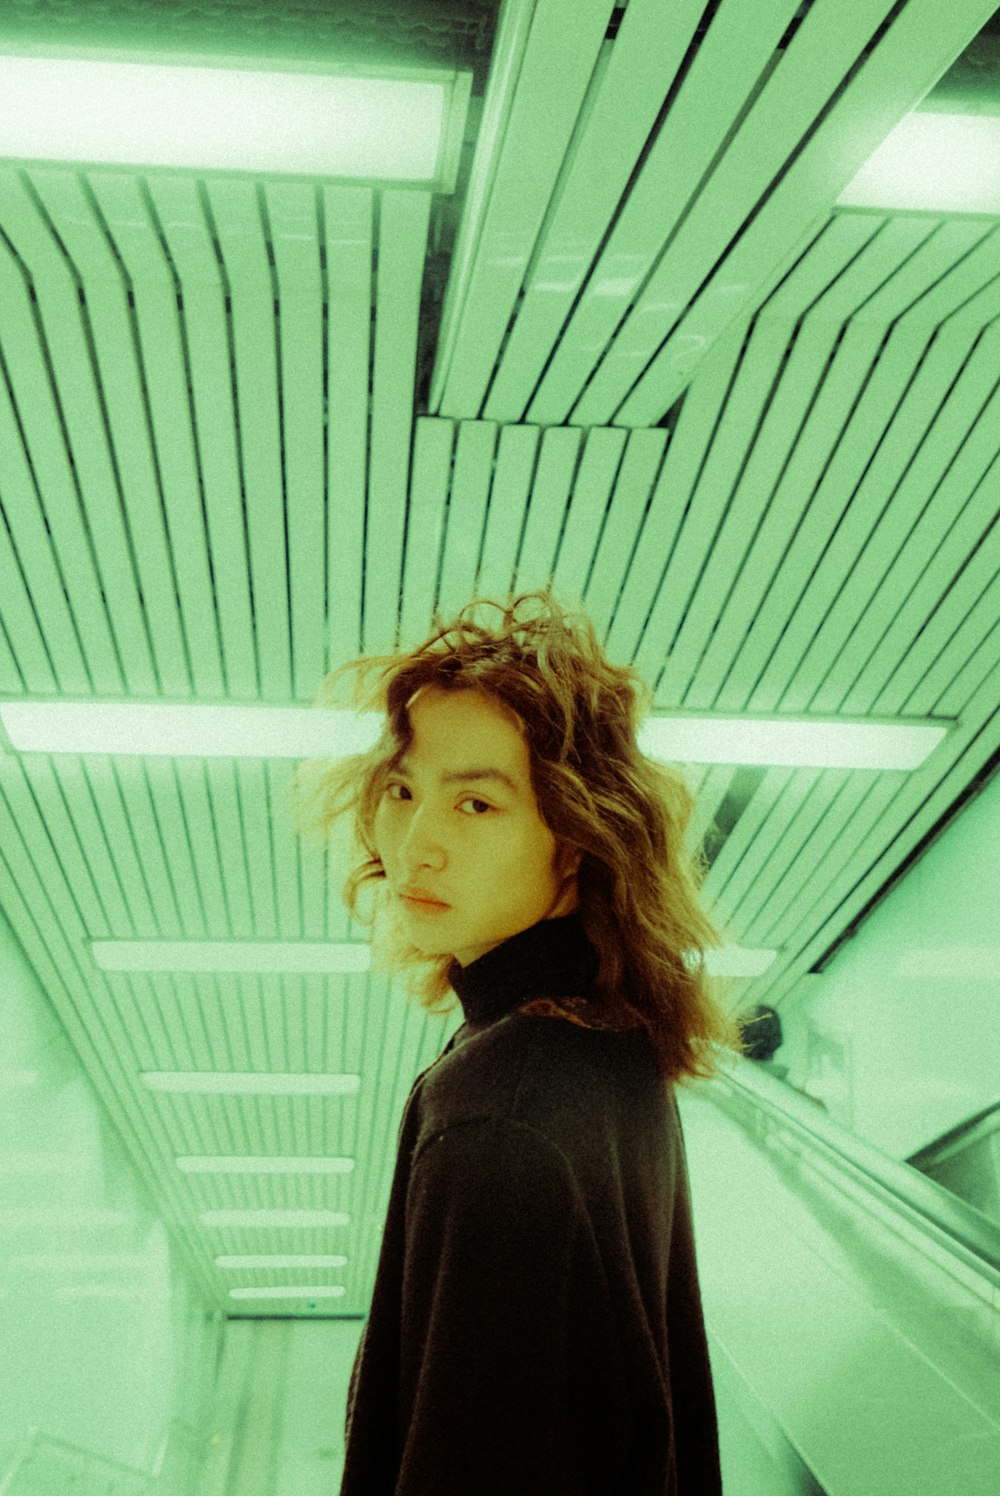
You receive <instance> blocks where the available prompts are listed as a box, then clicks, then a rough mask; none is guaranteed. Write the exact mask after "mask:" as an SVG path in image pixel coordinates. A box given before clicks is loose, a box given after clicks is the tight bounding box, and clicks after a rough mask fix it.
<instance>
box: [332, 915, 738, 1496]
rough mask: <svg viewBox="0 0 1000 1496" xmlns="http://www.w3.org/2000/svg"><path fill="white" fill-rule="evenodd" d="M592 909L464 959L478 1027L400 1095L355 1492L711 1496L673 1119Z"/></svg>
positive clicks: (349, 1454)
mask: <svg viewBox="0 0 1000 1496" xmlns="http://www.w3.org/2000/svg"><path fill="white" fill-rule="evenodd" d="M596 967H597V961H596V956H595V953H594V951H593V949H592V947H591V946H590V944H589V942H588V941H587V939H586V937H585V935H584V933H583V927H582V924H581V923H580V916H579V912H578V911H576V912H574V913H572V914H569V915H565V916H563V917H562V918H559V919H553V920H542V921H540V922H539V923H538V924H536V925H533V926H532V927H531V928H530V929H527V930H523V931H521V932H520V934H518V935H515V936H513V937H512V938H511V939H509V940H507V941H504V943H503V944H502V945H499V946H496V947H495V948H494V949H493V950H491V951H488V952H487V953H486V955H484V956H481V957H480V958H479V960H477V961H474V962H472V963H471V964H470V965H469V966H466V967H464V968H463V967H460V966H459V965H458V964H457V963H453V964H452V968H451V971H450V973H449V975H450V977H451V980H452V985H453V986H454V988H455V991H456V992H457V993H458V996H459V998H460V999H461V1002H462V1007H463V1011H464V1013H465V1018H466V1022H465V1024H464V1025H463V1027H462V1028H460V1029H459V1030H458V1031H457V1032H456V1033H455V1034H454V1036H453V1037H452V1039H451V1042H450V1043H449V1044H448V1046H447V1047H446V1048H445V1050H444V1052H443V1053H442V1054H441V1056H440V1057H439V1058H438V1059H437V1060H436V1061H435V1062H434V1063H433V1064H432V1065H430V1066H429V1067H428V1069H426V1070H424V1071H423V1072H422V1073H421V1074H420V1075H419V1076H418V1077H417V1079H416V1081H415V1082H414V1084H413V1088H412V1090H411V1092H410V1095H409V1098H408V1100H407V1103H406V1107H405V1110H404V1112H403V1119H402V1124H401V1127H400V1132H399V1150H398V1156H397V1162H396V1170H395V1175H394V1178H393V1184H392V1191H391V1195H390V1199H389V1208H388V1213H387V1216H386V1223H385V1231H384V1235H383V1240H382V1249H381V1255H380V1257H379V1265H378V1273H377V1276H376V1280H375V1288H374V1293H373V1296H372V1305H371V1312H370V1314H369V1317H368V1321H367V1323H366V1326H365V1332H364V1335H363V1337H362V1340H361V1343H360V1345H359V1347H358V1354H357V1357H356V1358H355V1362H354V1368H353V1371H352V1374H351V1386H350V1392H349V1395H348V1410H347V1448H346V1455H345V1464H344V1477H343V1483H342V1485H341V1488H340V1489H341V1496H674V1493H676V1496H719V1493H720V1492H721V1490H722V1484H721V1479H720V1474H719V1451H718V1435H717V1428H716V1415H715V1401H714V1396H713V1390H712V1376H711V1368H710V1365H709V1359H708V1349H707V1345H706V1340H705V1329H704V1321H703V1318H702V1308H701V1299H700V1294H699V1287H698V1275H697V1268H696V1262H695V1247H694V1237H693V1232H692V1224H691V1204H690V1194H689V1189H688V1179H687V1168H686V1162H685V1153H684V1141H683V1136H682V1133H681V1123H680V1117H679V1115H678V1112H677V1106H676V1102H675V1100H674V1096H673V1092H672V1089H671V1088H670V1087H668V1086H667V1085H665V1083H664V1082H663V1080H662V1079H661V1078H660V1076H659V1075H658V1073H657V1069H656V1064H655V1061H654V1056H653V1051H652V1048H651V1046H650V1043H649V1040H648V1036H647V1035H646V1033H645V1030H641V1029H640V1030H630V1031H625V1032H622V1031H612V1030H607V1029H604V1030H601V1029H587V1028H582V1027H580V1026H578V1025H577V1024H575V1023H571V1022H569V1021H567V1020H566V1019H561V1018H553V1017H545V1016H536V1015H527V1014H522V1013H518V1012H515V1011H513V1009H514V1008H515V1007H516V1005H517V1004H519V1003H523V1002H526V1001H529V1000H530V999H531V998H534V997H539V996H575V995H581V994H583V995H586V994H587V992H588V991H589V990H590V983H591V981H592V979H593V976H594V974H595V972H596Z"/></svg>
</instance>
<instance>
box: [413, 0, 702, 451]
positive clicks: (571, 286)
mask: <svg viewBox="0 0 1000 1496" xmlns="http://www.w3.org/2000/svg"><path fill="white" fill-rule="evenodd" d="M703 10H704V0H683V3H681V4H677V5H674V6H672V7H670V8H669V9H668V8H666V7H663V6H649V5H645V6H644V5H636V4H633V5H630V6H629V8H628V10H627V11H626V13H625V14H624V16H623V17H622V23H621V25H620V27H619V29H618V32H617V35H616V36H615V39H614V43H613V45H609V44H607V43H605V44H604V45H603V46H602V47H601V50H600V52H599V53H598V56H597V62H596V64H595V69H594V76H593V78H592V79H591V81H590V85H589V88H588V91H587V94H586V96H585V98H584V100H583V103H582V106H581V111H580V120H579V122H578V124H577V127H576V132H575V134H574V139H573V142H572V144H571V147H570V149H571V150H572V152H573V157H572V161H571V162H570V161H567V165H566V168H565V171H564V180H563V181H562V182H561V183H560V185H559V188H558V191H557V193H554V194H553V199H552V201H551V203H550V205H549V209H548V213H549V218H548V220H547V221H546V223H545V224H544V225H543V228H542V231H541V233H540V235H539V240H540V248H539V249H538V250H537V251H536V258H535V262H534V263H533V265H532V266H531V268H530V269H529V272H528V275H527V276H526V279H525V285H524V289H523V292H522V299H521V301H520V302H519V304H518V307H517V318H516V321H515V323H514V326H513V328H512V330H511V332H510V336H509V338H508V340H507V343H506V346H505V348H504V350H503V354H502V356H501V358H500V360H499V363H498V367H497V370H496V374H495V376H494V378H493V379H492V382H491V383H490V385H489V390H488V395H487V398H486V404H485V406H484V410H483V414H484V415H485V416H486V417H487V418H488V419H490V420H497V421H504V422H510V421H517V420H520V419H522V418H523V414H524V405H525V394H524V391H525V389H526V388H530V387H531V386H532V385H534V384H535V383H536V382H537V380H538V378H539V376H540V375H541V373H542V370H543V368H544V365H545V362H546V360H547V358H548V356H549V354H550V352H551V350H552V348H553V345H554V344H555V342H556V340H557V338H558V336H559V330H560V328H561V326H562V325H563V323H564V322H565V320H566V318H567V317H568V316H569V313H570V311H571V310H572V306H573V301H574V298H575V297H576V295H577V293H578V291H579V290H580V287H581V285H582V284H583V281H584V279H585V277H586V273H587V270H588V268H589V266H590V264H591V262H592V261H593V259H594V256H595V255H596V253H597V251H598V248H599V246H600V243H601V240H602V238H603V237H604V234H605V232H606V227H607V224H608V221H609V220H610V219H611V218H612V217H613V215H614V211H615V207H616V205H617V203H618V201H619V199H620V198H621V196H622V194H623V193H624V192H625V190H626V187H627V185H628V180H629V176H630V174H631V173H632V171H633V169H634V167H635V165H636V163H637V162H638V160H639V158H640V155H641V152H642V149H643V147H644V145H645V142H646V138H647V136H648V135H649V133H650V131H651V130H652V128H653V125H654V124H655V121H656V117H657V115H658V114H659V112H660V109H661V108H662V105H663V100H664V97H665V95H666V93H667V91H668V89H669V87H670V81H671V79H673V77H674V76H675V74H676V72H677V69H678V67H679V66H680V64H681V62H682V61H683V58H684V54H685V52H686V51H687V48H688V46H689V45H690V42H691V39H692V37H693V35H694V31H695V27H696V26H697V24H698V22H699V20H700V19H701V16H702V12H703ZM623 96H627V97H628V101H629V107H628V108H627V109H623V108H622V107H621V100H622V98H623ZM539 144H540V142H538V141H537V140H536V141H535V143H534V145H533V147H532V149H533V150H537V149H538V146H539ZM661 211H662V204H661ZM632 279H633V281H635V279H636V275H635V271H634V270H633V271H632ZM470 394H471V392H468V393H467V394H466V396H465V400H464V406H465V409H466V410H468V409H470V408H471V402H470ZM449 396H450V397H451V398H454V396H455V392H454V390H449V391H448V393H447V394H446V402H447V401H448V398H449ZM433 403H435V402H434V401H433V399H432V404H433ZM532 419H539V417H537V416H533V417H532Z"/></svg>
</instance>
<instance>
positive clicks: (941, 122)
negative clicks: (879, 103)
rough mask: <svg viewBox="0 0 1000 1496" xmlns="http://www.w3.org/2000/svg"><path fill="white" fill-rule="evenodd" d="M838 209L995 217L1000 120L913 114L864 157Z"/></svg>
mask: <svg viewBox="0 0 1000 1496" xmlns="http://www.w3.org/2000/svg"><path fill="white" fill-rule="evenodd" d="M837 206H838V207H841V208H911V209H916V210H922V211H924V212H929V213H949V212H950V213H991V214H992V213H1000V117H998V116H997V115H995V114H950V113H949V114H935V113H932V112H931V111H929V110H922V109H917V110H914V111H913V113H912V114H908V115H906V116H905V117H904V118H903V119H901V120H900V122H899V124H898V125H896V127H895V129H893V130H890V132H889V134H888V135H887V136H886V138H885V139H884V140H883V142H882V144H881V145H880V146H879V147H878V149H877V150H876V151H874V152H873V153H872V155H871V156H869V157H868V160H867V161H866V162H865V164H864V166H862V168H861V170H860V171H859V172H858V173H857V175H856V176H855V177H854V179H853V180H852V181H851V182H849V183H848V184H847V186H846V187H845V188H844V190H843V192H842V193H841V194H840V196H839V197H838V199H837Z"/></svg>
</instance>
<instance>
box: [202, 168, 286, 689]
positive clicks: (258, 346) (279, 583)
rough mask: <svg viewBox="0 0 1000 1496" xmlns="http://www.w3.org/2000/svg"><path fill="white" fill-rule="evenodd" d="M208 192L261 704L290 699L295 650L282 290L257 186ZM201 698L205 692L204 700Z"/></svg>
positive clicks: (236, 184) (211, 183)
mask: <svg viewBox="0 0 1000 1496" xmlns="http://www.w3.org/2000/svg"><path fill="white" fill-rule="evenodd" d="M205 193H206V196H207V199H208V206H209V211H210V212H211V215H212V220H213V223H214V226H215V235H216V237H217V239H218V242H219V245H220V247H221V251H222V259H223V264H224V266H225V273H226V280H227V284H228V297H229V330H228V335H229V337H230V338H231V339H232V349H233V359H234V364H235V368H234V375H235V399H236V418H237V421H238V422H239V425H238V433H239V435H238V451H239V459H240V485H241V492H242V500H243V506H244V509H245V513H246V528H247V544H248V548H249V557H250V588H251V596H252V599H253V604H252V606H253V614H254V619H255V639H256V648H257V666H258V671H259V680H260V695H259V699H260V700H261V701H263V702H287V701H290V700H292V696H293V693H292V647H291V625H290V606H289V593H288V565H287V561H286V556H285V504H284V493H283V489H282V481H281V439H282V432H281V423H280V416H279V412H278V369H279V364H278V348H277V346H276V341H277V340H276V337H275V306H274V303H275V298H276V294H277V293H276V289H275V286H274V283H273V279H272V270H271V266H270V263H269V256H268V244H267V240H266V236H265V228H264V224H263V222H262V218H261V205H260V198H259V195H258V190H257V184H255V183H254V182H253V181H251V180H242V179H239V178H228V177H220V176H213V177H211V178H206V180H205ZM200 694H203V693H202V692H199V695H200Z"/></svg>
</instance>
